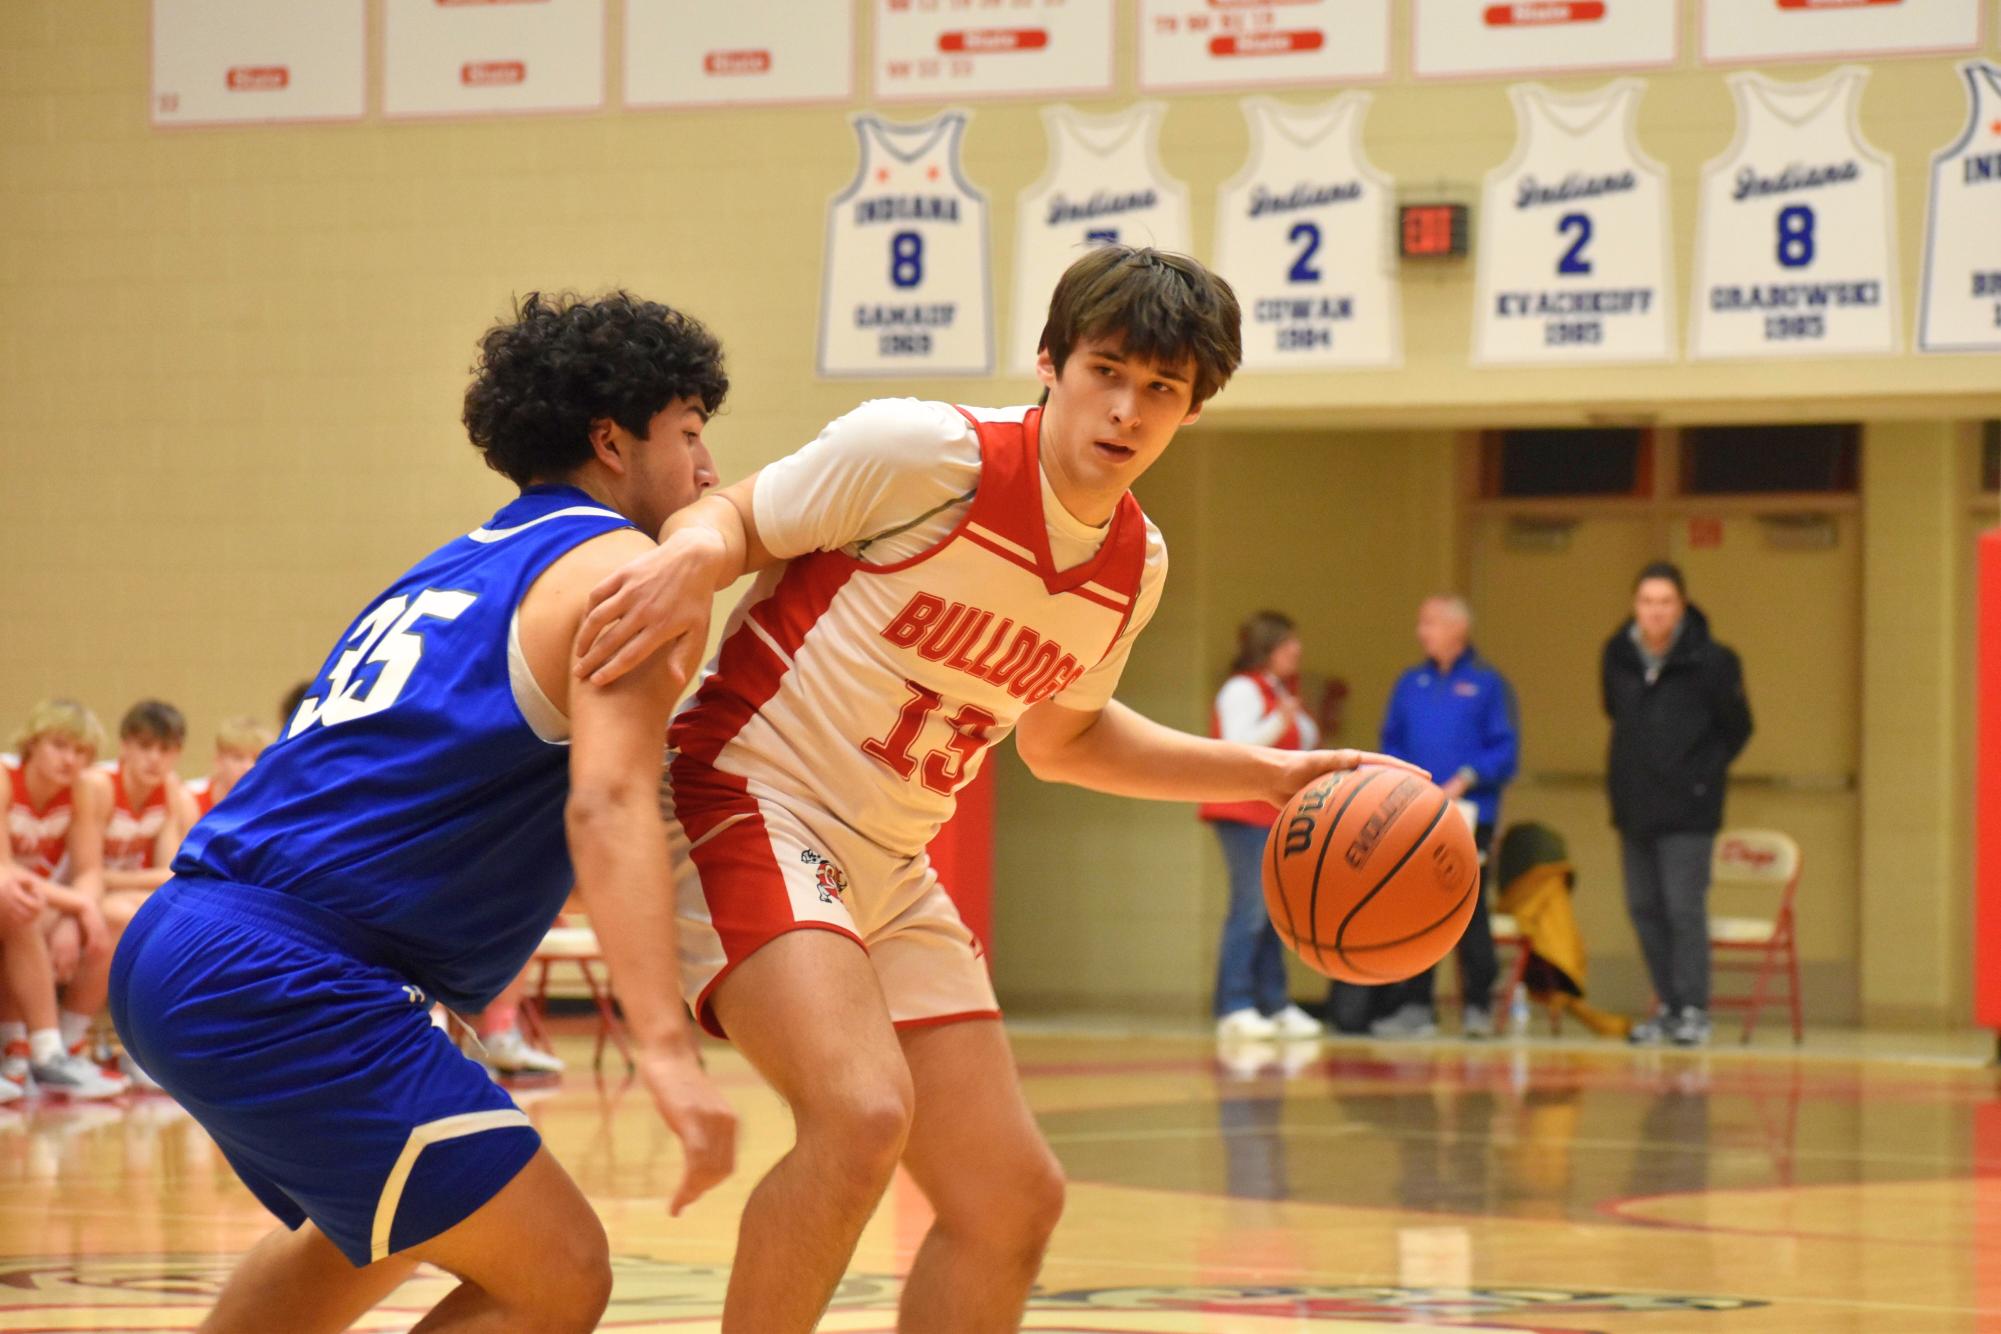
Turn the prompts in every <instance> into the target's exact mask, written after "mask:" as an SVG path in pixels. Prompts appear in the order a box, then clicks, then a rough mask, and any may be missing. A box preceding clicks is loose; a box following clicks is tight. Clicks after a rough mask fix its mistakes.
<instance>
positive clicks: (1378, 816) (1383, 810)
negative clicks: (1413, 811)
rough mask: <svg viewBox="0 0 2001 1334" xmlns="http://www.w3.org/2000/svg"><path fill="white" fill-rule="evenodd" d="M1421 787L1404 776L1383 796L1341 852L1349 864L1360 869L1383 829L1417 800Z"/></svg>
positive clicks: (1372, 850)
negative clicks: (1353, 839)
mask: <svg viewBox="0 0 2001 1334" xmlns="http://www.w3.org/2000/svg"><path fill="white" fill-rule="evenodd" d="M1422 787H1423V784H1422V783H1420V782H1419V781H1418V780H1417V779H1415V778H1406V779H1404V780H1403V781H1402V782H1400V783H1398V784H1397V785H1396V787H1395V788H1394V789H1392V790H1391V792H1390V794H1389V795H1388V796H1387V797H1384V798H1383V804H1382V805H1380V806H1378V807H1376V809H1375V810H1374V811H1373V812H1372V813H1371V814H1370V815H1369V818H1368V819H1367V820H1365V821H1363V823H1362V831H1361V832H1360V833H1359V834H1356V835H1355V841H1354V842H1352V843H1350V844H1349V845H1348V851H1347V852H1346V853H1344V854H1343V857H1344V858H1345V860H1346V861H1347V863H1348V865H1349V866H1351V867H1353V868H1354V869H1355V870H1358V871H1359V870H1361V869H1362V863H1363V862H1366V861H1367V860H1369V857H1370V855H1371V854H1373V853H1374V852H1375V850H1376V844H1377V843H1379V842H1381V841H1382V837H1383V831H1384V830H1385V829H1388V828H1389V827H1390V825H1391V824H1392V823H1393V822H1395V820H1396V818H1397V817H1398V816H1399V815H1402V814H1403V813H1404V809H1405V808H1406V807H1408V806H1409V805H1410V804H1411V803H1412V802H1413V801H1416V800H1417V794H1418V791H1419V789H1420V788H1422Z"/></svg>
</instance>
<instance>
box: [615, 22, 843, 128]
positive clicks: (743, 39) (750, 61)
mask: <svg viewBox="0 0 2001 1334" xmlns="http://www.w3.org/2000/svg"><path fill="white" fill-rule="evenodd" d="M854 71H855V7H854V0H786V3H785V4H783V5H777V4H717V3H716V2H715V0H625V104H626V105H627V106H630V107H707V106H771V105H781V104H782V105H794V104H810V103H815V102H845V101H847V100H848V98H849V97H850V96H852V95H853V93H854Z"/></svg>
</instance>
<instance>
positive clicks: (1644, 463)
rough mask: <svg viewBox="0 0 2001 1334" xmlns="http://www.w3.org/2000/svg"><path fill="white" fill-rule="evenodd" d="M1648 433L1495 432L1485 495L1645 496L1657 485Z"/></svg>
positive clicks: (1486, 453)
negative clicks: (1653, 483) (1653, 481)
mask: <svg viewBox="0 0 2001 1334" xmlns="http://www.w3.org/2000/svg"><path fill="white" fill-rule="evenodd" d="M1652 445H1653V440H1652V436H1651V434H1650V433H1649V432H1647V431H1644V430H1637V429H1634V430H1627V429H1620V430H1581V431H1558V430H1548V431H1541V430H1538V431H1494V432H1491V433H1490V434H1489V435H1488V436H1487V438H1486V440H1485V442H1484V447H1483V458H1482V465H1483V466H1482V469H1481V471H1482V478H1481V483H1482V484H1481V491H1482V493H1483V494H1484V495H1486V496H1488V497H1490V498H1497V497H1508V498H1513V499H1522V500H1526V499H1534V498H1536V497H1568V496H1644V495H1646V494H1647V493H1648V492H1649V490H1651V486H1652V480H1653V467H1652V463H1653V451H1652Z"/></svg>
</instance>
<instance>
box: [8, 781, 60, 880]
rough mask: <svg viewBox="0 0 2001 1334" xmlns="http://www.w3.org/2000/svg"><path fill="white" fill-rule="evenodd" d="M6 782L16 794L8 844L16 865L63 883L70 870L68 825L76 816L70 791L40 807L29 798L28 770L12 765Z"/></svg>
mask: <svg viewBox="0 0 2001 1334" xmlns="http://www.w3.org/2000/svg"><path fill="white" fill-rule="evenodd" d="M7 779H8V782H9V783H10V785H11V787H12V791H13V802H12V804H11V805H9V806H8V807H7V841H8V844H9V845H10V846H11V847H12V848H13V851H14V864H15V865H16V866H19V867H20V868H21V869H22V870H24V871H27V872H29V873H30V874H32V875H38V876H40V877H42V879H44V880H61V879H62V878H63V876H64V874H65V873H66V872H67V871H68V870H69V826H70V818H71V817H72V816H73V815H74V814H75V813H76V812H75V808H74V807H73V806H72V805H71V802H70V789H69V788H64V789H62V791H60V792H58V793H56V794H55V795H54V796H53V797H50V798H49V802H48V805H46V806H40V807H38V806H36V805H35V804H34V802H33V801H31V800H30V799H29V797H28V775H27V771H26V770H24V769H21V768H17V767H15V766H12V765H9V766H7Z"/></svg>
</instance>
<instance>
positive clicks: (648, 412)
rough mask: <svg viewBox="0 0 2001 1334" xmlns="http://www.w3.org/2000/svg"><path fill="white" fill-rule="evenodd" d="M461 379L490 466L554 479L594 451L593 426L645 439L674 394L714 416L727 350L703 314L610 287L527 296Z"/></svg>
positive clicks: (471, 428) (473, 429)
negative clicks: (585, 293)
mask: <svg viewBox="0 0 2001 1334" xmlns="http://www.w3.org/2000/svg"><path fill="white" fill-rule="evenodd" d="M472 369H473V382H472V383H471V384H470V385H468V386H467V387H466V400H465V413H464V417H463V420H464V421H465V427H466V434H467V435H469V436H470V437H471V438H472V443H473V447H474V448H476V449H478V450H479V452H480V453H481V454H483V455H485V457H486V466H487V467H489V468H492V469H493V470H494V471H495V472H499V473H505V474H506V475H507V476H508V477H509V478H510V479H512V480H513V482H514V483H515V484H516V485H517V486H527V485H528V484H530V483H531V482H537V481H549V480H553V479H555V478H558V477H562V476H565V475H567V474H569V473H570V472H572V471H574V470H575V469H577V468H578V467H581V466H582V465H583V464H584V463H585V462H587V461H588V460H589V459H590V457H591V444H590V429H591V423H592V422H594V421H598V420H600V419H605V418H609V419H610V420H612V421H614V422H617V423H618V424H619V425H620V426H623V427H624V428H625V429H626V430H628V431H630V432H632V434H634V435H636V436H638V437H639V438H640V439H642V440H643V439H645V438H646V433H647V427H648V426H649V424H650V423H651V422H652V420H653V418H654V416H655V415H656V414H657V413H659V412H660V410H661V409H662V408H665V407H666V406H667V405H668V404H669V403H671V402H672V401H674V400H675V399H677V398H692V399H696V400H698V401H699V402H700V403H701V405H702V409H703V411H704V412H707V413H709V414H710V415H714V413H715V412H716V410H717V409H718V408H720V407H721V406H722V404H723V397H724V395H726V394H728V393H729V388H730V381H729V376H728V375H726V374H725V373H724V371H723V348H722V344H721V343H719V342H718V341H716V336H715V335H714V334H712V333H710V332H709V331H708V329H707V328H705V327H704V326H703V324H702V322H701V321H700V320H697V319H695V318H694V317H693V316H691V315H686V314H683V313H682V312H680V311H678V310H674V309H672V308H671V307H668V306H663V305H661V304H660V303H659V302H657V301H642V300H640V299H639V298H638V297H635V296H633V295H632V294H631V293H630V292H624V291H614V292H609V293H606V294H605V295H604V296H600V297H594V298H588V299H587V298H584V297H581V296H577V295H575V294H574V293H558V294H555V295H549V296H545V295H543V294H542V293H540V292H530V293H529V294H528V295H527V296H525V297H522V298H521V303H520V305H519V306H518V307H517V308H516V310H515V313H514V318H513V319H512V320H508V321H503V322H502V323H499V324H496V325H494V326H493V327H492V328H491V329H488V330H487V331H486V333H485V334H484V335H483V336H482V337H481V338H480V340H479V360H478V361H477V362H476V363H475V364H474V366H473V368H472Z"/></svg>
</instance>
